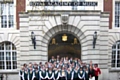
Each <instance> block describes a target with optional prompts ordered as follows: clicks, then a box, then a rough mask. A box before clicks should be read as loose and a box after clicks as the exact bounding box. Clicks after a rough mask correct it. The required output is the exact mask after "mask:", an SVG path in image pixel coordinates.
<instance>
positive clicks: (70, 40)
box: [48, 33, 81, 60]
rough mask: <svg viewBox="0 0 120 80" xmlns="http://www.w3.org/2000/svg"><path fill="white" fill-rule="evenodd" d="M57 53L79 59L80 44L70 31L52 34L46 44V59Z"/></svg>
mask: <svg viewBox="0 0 120 80" xmlns="http://www.w3.org/2000/svg"><path fill="white" fill-rule="evenodd" d="M57 55H59V56H60V57H67V56H68V58H70V57H72V58H79V59H81V45H80V42H79V40H78V38H77V37H76V36H74V35H73V34H70V33H59V34H57V35H55V36H53V37H52V38H51V40H50V42H49V45H48V60H49V59H50V58H51V57H52V56H54V57H56V56H57Z"/></svg>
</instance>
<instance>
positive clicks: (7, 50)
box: [0, 42, 17, 70]
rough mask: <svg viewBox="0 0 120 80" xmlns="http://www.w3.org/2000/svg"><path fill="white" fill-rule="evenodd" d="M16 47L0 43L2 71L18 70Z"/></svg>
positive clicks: (0, 66) (0, 67)
mask: <svg viewBox="0 0 120 80" xmlns="http://www.w3.org/2000/svg"><path fill="white" fill-rule="evenodd" d="M16 58H17V56H16V47H15V46H14V44H12V43H11V42H2V43H0V69H4V70H7V69H16V68H17V59H16Z"/></svg>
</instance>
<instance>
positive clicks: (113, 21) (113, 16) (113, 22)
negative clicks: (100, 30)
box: [112, 0, 120, 29]
mask: <svg viewBox="0 0 120 80" xmlns="http://www.w3.org/2000/svg"><path fill="white" fill-rule="evenodd" d="M116 2H118V3H120V1H119V0H113V12H112V13H113V15H112V19H113V20H112V29H120V24H119V27H116V26H115V3H116ZM119 22H120V19H119Z"/></svg>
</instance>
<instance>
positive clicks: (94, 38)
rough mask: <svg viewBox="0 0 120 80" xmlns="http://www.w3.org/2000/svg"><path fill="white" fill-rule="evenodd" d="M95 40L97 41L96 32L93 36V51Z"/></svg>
mask: <svg viewBox="0 0 120 80" xmlns="http://www.w3.org/2000/svg"><path fill="white" fill-rule="evenodd" d="M96 40H97V32H96V31H95V32H94V34H93V49H94V48H95V45H96Z"/></svg>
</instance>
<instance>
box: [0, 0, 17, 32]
mask: <svg viewBox="0 0 120 80" xmlns="http://www.w3.org/2000/svg"><path fill="white" fill-rule="evenodd" d="M4 3H6V4H7V18H9V16H12V21H13V22H12V23H11V22H10V25H11V24H12V26H11V27H10V26H9V21H11V19H10V18H9V19H7V27H2V13H1V11H0V25H1V27H0V29H2V30H6V29H11V30H13V29H16V16H15V15H16V7H15V6H16V2H14V1H7V2H3V1H2V2H0V9H2V4H4ZM11 3H12V7H13V8H12V12H13V13H12V14H10V13H9V12H10V11H8V9H9V6H10V4H11Z"/></svg>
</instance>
